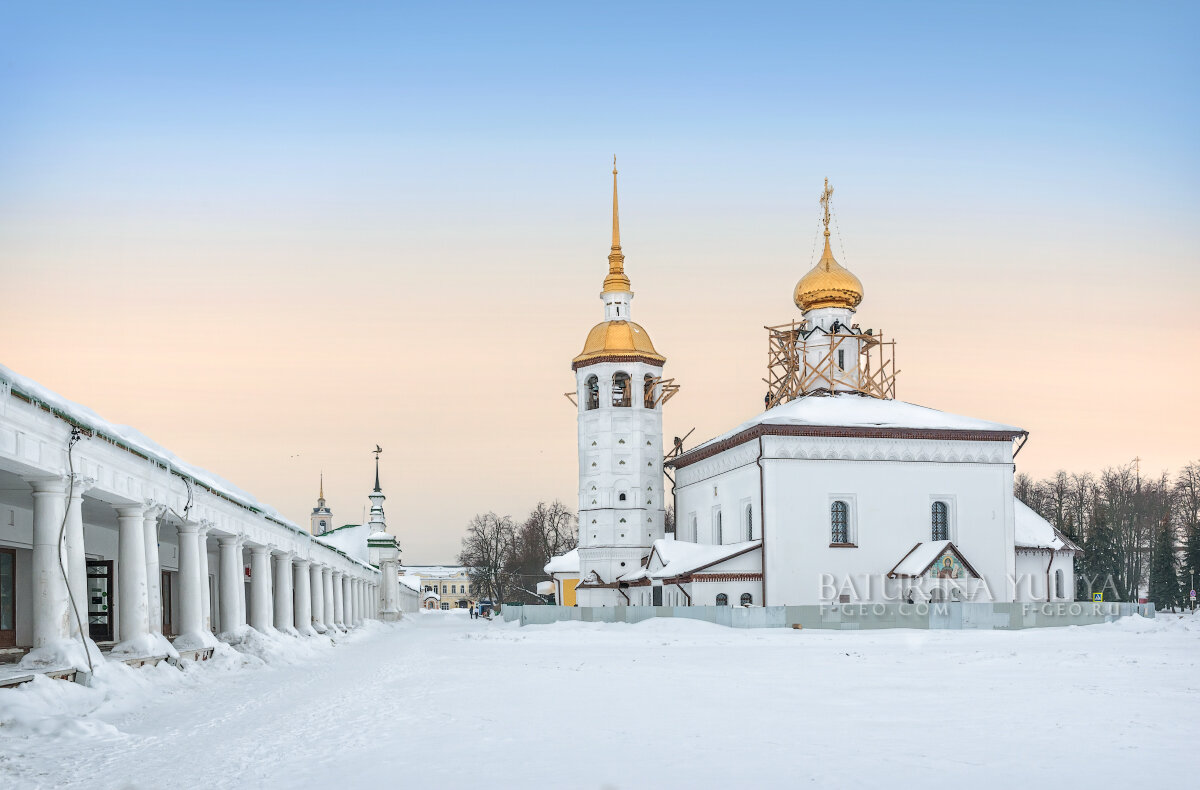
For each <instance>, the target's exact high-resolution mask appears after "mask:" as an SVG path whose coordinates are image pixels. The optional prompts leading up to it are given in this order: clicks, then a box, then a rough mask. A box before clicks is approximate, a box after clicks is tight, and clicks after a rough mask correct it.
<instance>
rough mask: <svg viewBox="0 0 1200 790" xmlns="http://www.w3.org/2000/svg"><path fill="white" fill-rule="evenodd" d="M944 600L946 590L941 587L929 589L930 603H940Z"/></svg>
mask: <svg viewBox="0 0 1200 790" xmlns="http://www.w3.org/2000/svg"><path fill="white" fill-rule="evenodd" d="M945 600H946V591H945V590H943V589H942V588H941V587H934V588H933V589H932V590H930V591H929V602H930V603H942V602H944V601H945Z"/></svg>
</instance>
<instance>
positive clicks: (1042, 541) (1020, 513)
mask: <svg viewBox="0 0 1200 790" xmlns="http://www.w3.org/2000/svg"><path fill="white" fill-rule="evenodd" d="M1013 509H1014V511H1015V513H1014V515H1015V517H1016V518H1015V521H1016V530H1015V535H1016V540H1015V541H1014V542H1015V543H1016V546H1017V548H1019V549H1053V550H1054V551H1082V550H1081V549H1080V548H1079V546H1077V545H1076V544H1075V543H1074V542H1072V541H1071V539H1070V538H1068V537H1067V536H1066V535H1064V534H1062V533H1061V532H1059V531H1058V530H1057V529H1055V528H1054V525H1053V524H1051V523H1050V522H1049V521H1047V520H1046V519H1044V518H1042V517H1041V516H1039V515H1038V514H1037V512H1036V511H1035V510H1034V509H1033V508H1031V507H1029V505H1026V504H1025V503H1024V502H1022V501H1021V500H1019V499H1016V498H1015V497H1014V498H1013Z"/></svg>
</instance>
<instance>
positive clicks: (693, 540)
mask: <svg viewBox="0 0 1200 790" xmlns="http://www.w3.org/2000/svg"><path fill="white" fill-rule="evenodd" d="M696 528H697V527H696V514H695V513H693V514H692V534H691V535H689V537H690V538H691V540H692V542H693V543H695V542H696Z"/></svg>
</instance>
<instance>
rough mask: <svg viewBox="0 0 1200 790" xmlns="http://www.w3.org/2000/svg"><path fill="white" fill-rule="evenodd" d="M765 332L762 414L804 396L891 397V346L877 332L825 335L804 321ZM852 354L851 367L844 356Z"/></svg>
mask: <svg viewBox="0 0 1200 790" xmlns="http://www.w3.org/2000/svg"><path fill="white" fill-rule="evenodd" d="M764 329H766V330H767V375H766V377H765V378H764V379H763V382H765V383H766V385H767V394H766V408H768V409H771V408H774V407H776V406H779V405H780V404H783V403H787V402H788V401H790V400H794V399H796V398H799V397H802V396H804V395H828V394H832V393H836V392H857V393H859V394H861V395H868V396H870V397H872V398H881V399H884V400H890V399H892V398H895V397H896V375H897V374H898V373H899V372H900V371H899V370H897V369H896V341H895V340H887V339H885V338H884V335H883V333H882V332H878V333H877V332H875V331H874V330H871V329H868V330H866V331H860V330H859V329H858V328H857V327H851V328H848V329H847V328H845V327H842V328H839V329H836V330H835V331H833V332H825V331H823V330H821V329H819V328H813V327H811V326H810V325H809V323H808V321H792V322H791V323H789V324H779V325H777V326H767V327H764ZM855 349H857V356H858V359H857V363H855V362H854V361H853V357H852V358H851V364H846V362H847V360H846V359H845V357H846V352H847V351H850V352H851V354H853V352H854V350H855Z"/></svg>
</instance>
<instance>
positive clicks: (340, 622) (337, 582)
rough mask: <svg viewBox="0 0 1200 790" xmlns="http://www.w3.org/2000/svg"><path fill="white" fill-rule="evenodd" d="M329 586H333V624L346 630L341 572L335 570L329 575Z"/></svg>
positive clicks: (344, 599)
mask: <svg viewBox="0 0 1200 790" xmlns="http://www.w3.org/2000/svg"><path fill="white" fill-rule="evenodd" d="M329 576H330V579H331V581H330V584H332V585H333V622H334V624H335V625H337V627H338V628H340V629H342V630H343V631H345V630H346V598H345V596H343V595H342V572H341V571H338V570H335V571H333V572H332V573H330V574H329Z"/></svg>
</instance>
